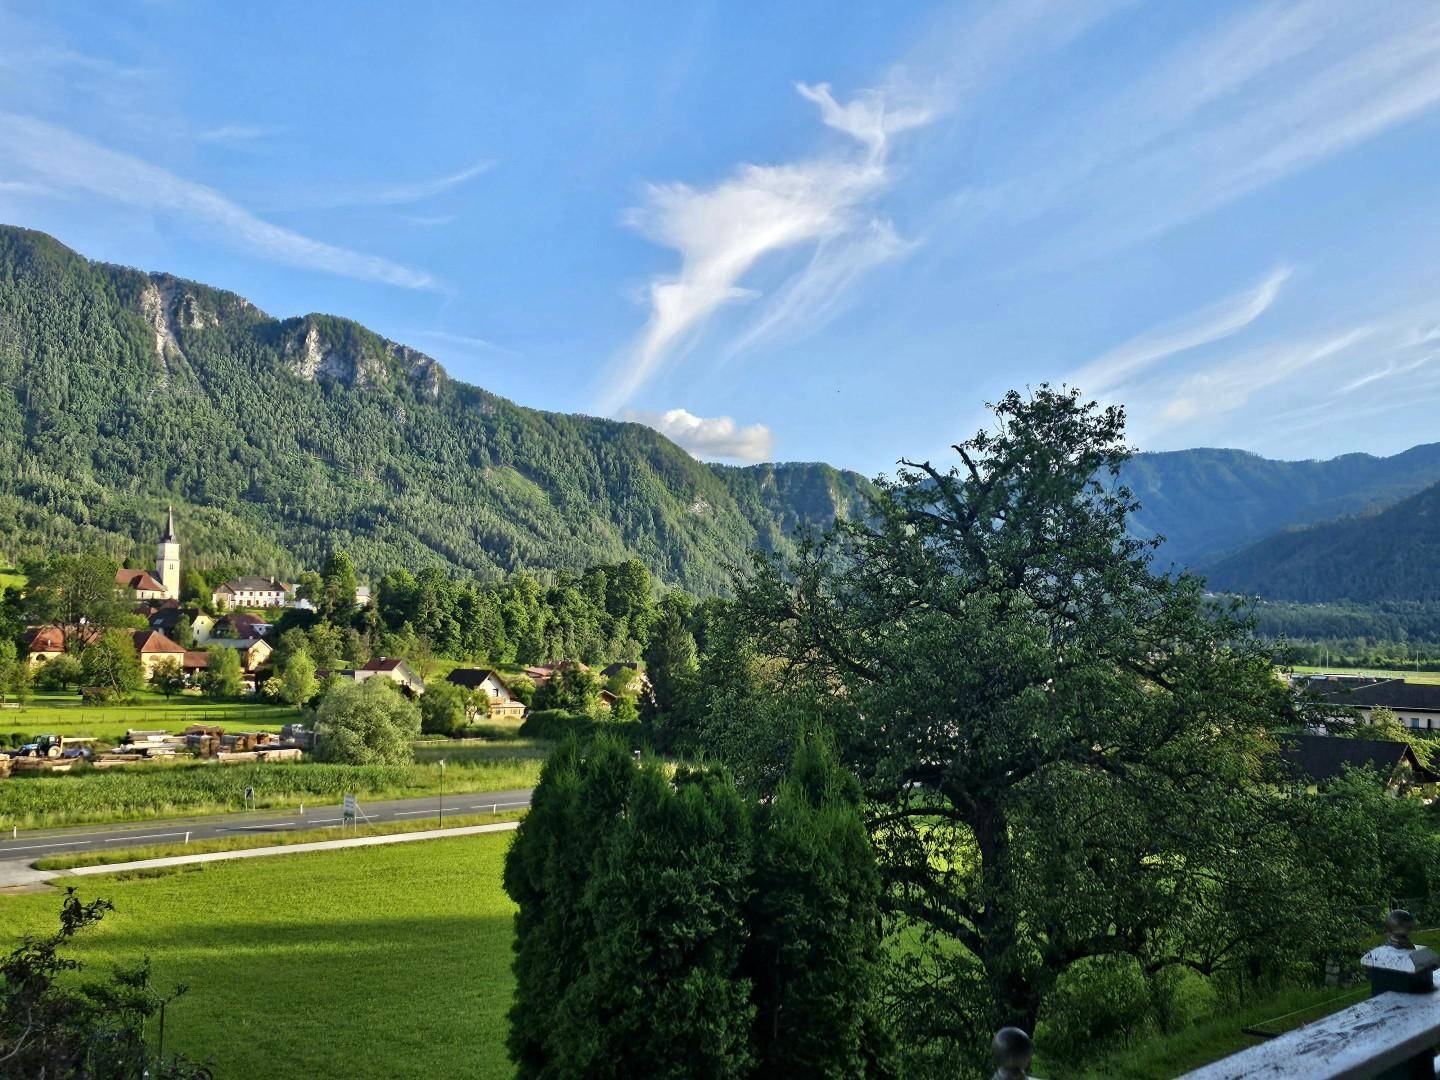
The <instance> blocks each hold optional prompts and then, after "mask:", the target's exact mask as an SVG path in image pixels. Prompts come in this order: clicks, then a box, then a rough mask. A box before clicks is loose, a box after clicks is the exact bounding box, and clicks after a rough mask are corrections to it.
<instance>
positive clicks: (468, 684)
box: [445, 668, 510, 692]
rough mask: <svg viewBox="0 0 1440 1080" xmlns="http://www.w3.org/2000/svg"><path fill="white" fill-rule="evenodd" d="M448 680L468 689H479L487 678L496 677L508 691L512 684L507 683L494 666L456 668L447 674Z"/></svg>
mask: <svg viewBox="0 0 1440 1080" xmlns="http://www.w3.org/2000/svg"><path fill="white" fill-rule="evenodd" d="M445 679H446V681H447V682H452V683H454V684H455V685H456V686H463V687H465V689H467V690H477V689H479V688H480V687H481V686H483V685H484V684H485V680H486V679H494V680H495V681H496V682H497V683H499V684H500V685H501V686H503V687H505V689H506V691H507V692H508V691H509V689H510V684H509V683H507V682H506V681H505V680H504V678H502V677H501V675H500V673H499V672H498V671H496V670H495V669H494V668H456V669H455V670H454V671H452V672H450V674H449V675H446V676H445Z"/></svg>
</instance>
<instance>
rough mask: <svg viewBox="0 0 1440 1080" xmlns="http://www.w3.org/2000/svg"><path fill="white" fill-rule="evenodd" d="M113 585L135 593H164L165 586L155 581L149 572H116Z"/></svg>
mask: <svg viewBox="0 0 1440 1080" xmlns="http://www.w3.org/2000/svg"><path fill="white" fill-rule="evenodd" d="M115 584H116V585H123V586H124V587H125V588H127V589H134V590H136V591H137V592H138V591H140V590H145V591H147V592H164V591H165V586H164V585H161V584H160V582H158V581H156V580H155V578H154V575H152V574H151V573H150V571H149V570H116V571H115Z"/></svg>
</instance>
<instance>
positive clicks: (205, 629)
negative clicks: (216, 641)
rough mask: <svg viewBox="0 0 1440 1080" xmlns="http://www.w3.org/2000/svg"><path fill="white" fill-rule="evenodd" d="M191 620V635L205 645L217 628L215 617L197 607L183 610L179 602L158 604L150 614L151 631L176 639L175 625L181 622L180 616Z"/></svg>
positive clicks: (172, 601)
mask: <svg viewBox="0 0 1440 1080" xmlns="http://www.w3.org/2000/svg"><path fill="white" fill-rule="evenodd" d="M182 615H183V616H185V618H187V619H189V620H190V633H191V635H192V636H193V637H194V639H195V641H196V642H199V643H203V642H205V641H208V640H209V638H210V632H211V631H212V630H213V629H214V628H215V619H214V617H213V616H210V615H206V614H205V612H203V611H201V610H200V609H199V608H196V607H186V608H182V607H181V606H180V603H179V601H176V600H166V601H164V602H163V603H160V604H156V605H155V607H154V609H153V610H152V611H151V613H150V629H151V630H159V631H160V632H161V633H162V634H164V635H165V636H166V637H168V638H170V639H172V640H173V639H174V637H175V625H176V623H178V622H179V621H180V616H182Z"/></svg>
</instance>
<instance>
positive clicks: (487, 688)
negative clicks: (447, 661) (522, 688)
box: [445, 668, 525, 720]
mask: <svg viewBox="0 0 1440 1080" xmlns="http://www.w3.org/2000/svg"><path fill="white" fill-rule="evenodd" d="M445 678H446V681H447V682H452V683H454V684H455V685H456V686H459V687H463V688H464V689H466V690H469V691H470V692H471V693H473V694H475V695H476V696H477V697H482V696H483V697H484V699H485V701H486V703H487V707H488V711H489V714H490V718H491V719H492V720H499V719H514V720H520V719H523V718H524V716H525V703H524V702H523V701H521V700H520V699H519V698H517V697H516V696H515V695H514V694H513V693H511V691H510V686H509V684H507V683H506V682H505V680H504V679H503V678H501V677H500V673H499V672H498V671H493V670H491V669H490V668H456V669H455V670H454V671H452V672H450V674H449V675H447V676H446V677H445Z"/></svg>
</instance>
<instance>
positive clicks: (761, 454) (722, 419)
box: [623, 409, 775, 464]
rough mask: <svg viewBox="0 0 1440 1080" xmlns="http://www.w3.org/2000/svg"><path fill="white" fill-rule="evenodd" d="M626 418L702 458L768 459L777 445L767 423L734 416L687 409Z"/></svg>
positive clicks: (632, 414) (637, 413)
mask: <svg viewBox="0 0 1440 1080" xmlns="http://www.w3.org/2000/svg"><path fill="white" fill-rule="evenodd" d="M623 416H624V419H626V420H633V421H635V422H636V423H639V424H645V425H646V426H647V427H652V428H654V429H655V430H656V431H658V432H660V434H662V435H664V436H665V437H666V438H668V439H669V440H670V441H671V442H674V443H676V444H678V445H679V446H682V447H684V448H685V449H686V450H688V451H689V452H690V453H691V454H693V455H694V456H696V457H701V458H725V459H728V460H730V461H741V462H745V463H746V464H753V463H754V462H757V461H765V460H767V459H768V458H769V457H770V456H771V454H772V453H773V451H774V449H775V436H774V433H773V432H771V430H770V429H769V428H768V427H767V426H766V425H764V424H750V425H747V426H743V427H742V426H741V425H740V424H737V423H736V422H735V420H734V419H733V418H732V417H729V416H715V417H709V418H706V417H703V416H696V415H695V414H694V413H691V412H688V411H686V410H685V409H667V410H666V411H664V412H633V411H630V410H627V411H626V412H625V413H624V414H623Z"/></svg>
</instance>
